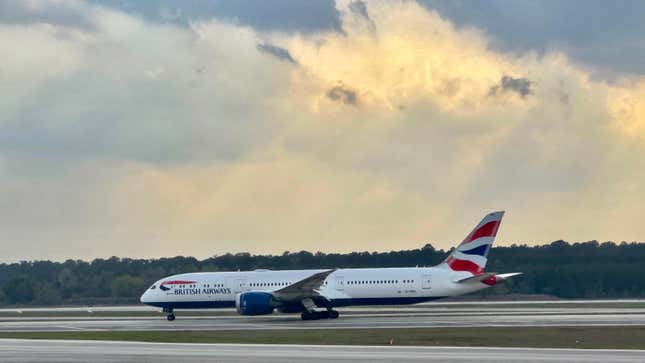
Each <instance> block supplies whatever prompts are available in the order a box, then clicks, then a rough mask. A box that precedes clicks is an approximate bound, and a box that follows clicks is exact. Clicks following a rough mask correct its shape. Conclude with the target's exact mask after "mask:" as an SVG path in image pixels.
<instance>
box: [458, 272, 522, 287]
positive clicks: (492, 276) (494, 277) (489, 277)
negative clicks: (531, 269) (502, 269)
mask: <svg viewBox="0 0 645 363" xmlns="http://www.w3.org/2000/svg"><path fill="white" fill-rule="evenodd" d="M521 274H522V273H521V272H511V273H506V274H499V275H498V274H496V273H494V272H485V273H483V274H479V275H475V276H471V277H467V278H465V279H461V280H457V281H455V282H456V283H458V284H470V283H475V282H481V283H482V284H486V285H490V286H493V285H495V284H498V283H500V282H502V281H505V280H507V279H508V278H510V277H513V276H517V275H521Z"/></svg>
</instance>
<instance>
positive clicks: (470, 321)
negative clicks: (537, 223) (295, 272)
mask: <svg viewBox="0 0 645 363" xmlns="http://www.w3.org/2000/svg"><path fill="white" fill-rule="evenodd" d="M629 306H631V305H629ZM340 312H341V316H340V318H339V319H334V320H316V321H302V320H300V317H299V315H297V314H296V315H283V314H273V315H265V316H257V317H247V316H239V315H236V314H235V313H233V312H231V311H228V310H227V311H208V312H196V311H177V320H175V321H174V322H168V321H166V320H165V318H164V316H163V315H161V314H157V313H153V312H151V311H147V312H146V313H145V314H144V313H132V312H130V314H129V315H128V312H127V311H126V310H123V309H122V308H121V309H117V310H116V311H113V312H112V315H100V314H99V313H98V312H97V311H94V310H93V312H91V313H87V312H86V313H84V314H81V315H78V314H71V313H70V314H62V315H57V314H53V313H52V314H50V315H48V314H47V313H46V312H41V313H42V314H44V315H33V316H32V315H29V314H27V313H23V314H18V315H16V314H14V315H11V316H6V315H5V316H2V315H0V332H28V331H32V332H36V331H133V330H137V331H146V330H267V329H312V328H313V329H360V328H370V329H383V328H411V327H417V328H433V327H443V328H445V327H491V326H493V327H533V326H603V325H645V308H643V307H640V306H639V307H621V306H615V305H611V306H603V305H602V304H601V305H592V306H588V307H586V306H582V307H581V306H579V305H575V306H572V307H567V306H564V307H563V306H557V307H550V306H549V305H539V306H534V307H532V306H530V305H529V306H522V307H514V306H511V307H509V306H507V305H483V304H480V305H476V306H468V305H466V306H462V305H459V306H446V305H437V306H432V305H427V306H420V307H417V306H406V307H400V308H399V307H397V308H393V307H387V308H380V309H377V308H348V309H341V310H340ZM41 313H39V314H41Z"/></svg>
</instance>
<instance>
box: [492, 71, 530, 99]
mask: <svg viewBox="0 0 645 363" xmlns="http://www.w3.org/2000/svg"><path fill="white" fill-rule="evenodd" d="M531 84H532V82H531V81H530V80H529V79H527V78H513V77H511V76H507V75H504V76H502V79H501V80H500V81H499V84H496V85H494V86H492V87H491V88H490V92H489V93H490V94H491V95H495V94H496V93H498V92H503V91H512V92H515V93H517V94H518V95H520V96H521V97H522V98H524V97H526V96H528V95H530V94H531Z"/></svg>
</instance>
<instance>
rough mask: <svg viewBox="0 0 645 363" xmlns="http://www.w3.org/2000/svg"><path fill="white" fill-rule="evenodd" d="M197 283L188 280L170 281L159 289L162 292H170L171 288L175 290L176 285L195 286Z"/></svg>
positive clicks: (165, 282) (163, 283)
mask: <svg viewBox="0 0 645 363" xmlns="http://www.w3.org/2000/svg"><path fill="white" fill-rule="evenodd" d="M194 283H195V281H187V280H169V281H164V282H162V283H161V284H160V285H159V288H160V289H161V290H162V291H168V290H170V289H171V288H173V287H174V286H176V285H190V284H194Z"/></svg>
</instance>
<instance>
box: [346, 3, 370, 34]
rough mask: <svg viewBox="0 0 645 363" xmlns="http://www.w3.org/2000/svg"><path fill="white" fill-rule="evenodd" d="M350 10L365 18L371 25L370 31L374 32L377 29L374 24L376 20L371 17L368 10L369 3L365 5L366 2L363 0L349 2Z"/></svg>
mask: <svg viewBox="0 0 645 363" xmlns="http://www.w3.org/2000/svg"><path fill="white" fill-rule="evenodd" d="M349 10H350V11H351V12H352V13H354V14H356V15H358V16H360V17H361V18H363V20H365V21H366V22H367V23H368V24H369V27H370V31H372V32H374V31H375V30H376V24H374V21H372V19H371V18H370V14H369V13H368V12H367V5H365V2H363V1H362V0H355V1H352V2H351V3H349Z"/></svg>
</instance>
